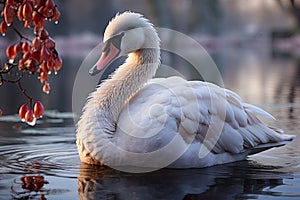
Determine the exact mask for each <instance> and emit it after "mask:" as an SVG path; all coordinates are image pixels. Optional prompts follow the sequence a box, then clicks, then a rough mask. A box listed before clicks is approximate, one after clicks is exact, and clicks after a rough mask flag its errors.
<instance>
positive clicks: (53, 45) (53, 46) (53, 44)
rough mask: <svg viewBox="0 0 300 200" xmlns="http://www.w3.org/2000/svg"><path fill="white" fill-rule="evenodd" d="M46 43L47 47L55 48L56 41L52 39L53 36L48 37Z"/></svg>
mask: <svg viewBox="0 0 300 200" xmlns="http://www.w3.org/2000/svg"><path fill="white" fill-rule="evenodd" d="M44 44H45V47H46V48H47V49H54V48H55V42H54V40H53V39H52V38H50V37H49V38H47V39H45V42H44Z"/></svg>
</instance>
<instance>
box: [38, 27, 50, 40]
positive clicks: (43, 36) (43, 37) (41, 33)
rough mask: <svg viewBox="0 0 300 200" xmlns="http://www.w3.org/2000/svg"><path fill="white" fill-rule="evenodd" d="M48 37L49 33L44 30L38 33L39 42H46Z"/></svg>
mask: <svg viewBox="0 0 300 200" xmlns="http://www.w3.org/2000/svg"><path fill="white" fill-rule="evenodd" d="M48 37H49V33H48V31H47V30H46V29H43V30H41V32H40V33H39V38H40V39H41V40H46V39H47V38H48Z"/></svg>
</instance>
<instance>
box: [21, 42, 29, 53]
mask: <svg viewBox="0 0 300 200" xmlns="http://www.w3.org/2000/svg"><path fill="white" fill-rule="evenodd" d="M30 48H31V46H30V44H29V43H28V42H23V43H22V52H23V53H25V52H28V51H30Z"/></svg>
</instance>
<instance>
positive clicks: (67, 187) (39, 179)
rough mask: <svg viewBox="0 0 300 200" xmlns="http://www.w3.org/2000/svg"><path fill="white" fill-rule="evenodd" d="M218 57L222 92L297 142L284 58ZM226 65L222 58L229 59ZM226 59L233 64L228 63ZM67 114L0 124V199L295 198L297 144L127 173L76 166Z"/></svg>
mask: <svg viewBox="0 0 300 200" xmlns="http://www.w3.org/2000/svg"><path fill="white" fill-rule="evenodd" d="M226 57H227V58H228V59H227V60H224V59H223V58H219V62H220V63H221V64H220V63H219V64H218V66H219V67H220V69H221V72H222V75H223V77H224V82H225V85H226V87H227V88H230V89H232V90H234V91H235V92H237V93H239V94H240V95H241V96H242V98H243V99H244V100H246V101H247V102H251V103H254V104H256V105H258V106H261V107H263V108H264V109H266V110H267V111H269V112H270V113H272V114H273V115H274V116H275V117H276V118H277V121H276V122H269V123H271V124H272V125H276V126H279V127H281V128H283V129H284V130H285V132H286V133H289V134H295V135H299V129H300V81H299V79H300V75H299V74H300V73H298V71H300V68H299V66H298V65H297V62H296V61H295V60H292V59H279V60H276V59H269V58H268V59H264V58H265V57H266V56H265V55H264V56H262V55H261V54H260V53H257V54H255V53H253V54H251V53H249V52H246V53H245V54H241V53H240V54H234V53H232V54H231V53H230V52H228V55H226ZM229 58H230V59H229ZM228 60H233V61H232V62H231V61H230V62H229V61H228ZM72 117H73V116H72V114H71V113H58V112H54V111H52V112H48V113H46V116H45V117H44V118H43V119H42V120H39V121H38V124H37V125H36V127H34V128H32V127H29V126H27V125H26V124H24V123H21V122H19V119H18V117H17V116H4V117H2V118H0V199H269V198H273V199H289V198H291V199H299V198H300V148H299V146H300V139H299V138H298V137H297V138H296V139H295V140H294V141H293V142H292V143H291V144H288V145H286V146H284V147H280V148H277V149H272V150H270V151H267V152H265V153H263V154H260V155H256V156H253V157H251V159H249V160H248V161H242V162H236V163H231V164H227V165H222V166H215V167H211V168H205V169H189V170H171V169H163V170H159V171H156V172H152V173H147V174H128V173H123V172H118V171H116V170H113V169H109V168H104V167H96V166H89V165H85V164H81V163H80V161H79V158H78V155H77V149H76V144H75V126H74V123H73V118H72Z"/></svg>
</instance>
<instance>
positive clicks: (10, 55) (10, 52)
mask: <svg viewBox="0 0 300 200" xmlns="http://www.w3.org/2000/svg"><path fill="white" fill-rule="evenodd" d="M6 55H7V57H8V58H9V59H14V58H15V57H16V56H17V53H16V51H15V46H14V45H10V46H9V47H7V49H6Z"/></svg>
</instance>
